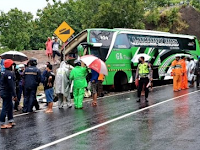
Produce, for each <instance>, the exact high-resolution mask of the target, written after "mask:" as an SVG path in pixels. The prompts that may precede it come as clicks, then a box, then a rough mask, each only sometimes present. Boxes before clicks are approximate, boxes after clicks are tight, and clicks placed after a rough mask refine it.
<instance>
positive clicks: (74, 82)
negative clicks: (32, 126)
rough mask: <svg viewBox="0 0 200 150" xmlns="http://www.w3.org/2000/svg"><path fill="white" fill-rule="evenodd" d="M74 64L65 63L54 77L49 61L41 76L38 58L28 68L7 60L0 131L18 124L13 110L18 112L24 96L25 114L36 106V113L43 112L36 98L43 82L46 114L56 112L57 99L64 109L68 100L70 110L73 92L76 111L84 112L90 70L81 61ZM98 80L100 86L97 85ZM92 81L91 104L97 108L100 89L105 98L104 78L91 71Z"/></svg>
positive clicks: (1, 88)
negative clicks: (14, 118) (82, 110)
mask: <svg viewBox="0 0 200 150" xmlns="http://www.w3.org/2000/svg"><path fill="white" fill-rule="evenodd" d="M74 65H75V67H72V66H71V65H69V64H68V63H67V62H65V61H62V62H61V63H60V67H59V68H58V69H57V70H56V74H54V73H53V71H52V69H53V66H52V65H51V63H50V62H47V63H46V67H45V70H44V71H43V73H41V71H40V69H38V68H37V67H36V66H37V60H36V59H35V58H31V59H30V60H29V61H28V63H27V65H24V64H20V65H16V64H15V63H14V62H13V61H12V60H11V59H6V60H5V61H4V70H3V71H2V73H1V79H0V96H1V98H2V100H3V106H2V111H1V115H0V123H1V129H8V128H12V127H13V126H14V125H15V123H14V120H13V109H14V110H15V111H18V110H19V104H20V101H21V99H22V95H23V98H24V99H23V107H22V113H31V112H33V107H35V109H36V110H39V109H40V108H39V104H38V101H37V98H36V95H37V88H38V86H39V85H40V83H42V84H43V87H44V93H45V97H46V101H47V108H46V110H45V112H46V113H52V112H53V109H52V108H53V102H54V101H55V99H56V98H57V99H58V108H59V109H62V108H63V106H64V100H66V101H67V106H68V108H72V102H71V99H72V98H71V94H70V92H71V91H73V97H74V107H75V109H82V108H83V99H84V95H85V89H86V88H88V80H87V79H88V78H87V75H88V72H89V69H88V68H87V67H86V66H85V64H83V63H82V62H81V61H80V60H75V61H74ZM99 77H100V78H99ZM98 79H99V80H100V83H98ZM89 80H90V82H91V91H92V97H93V101H92V104H91V105H92V106H97V92H98V89H99V90H100V92H99V94H100V95H99V96H103V90H102V81H103V75H102V74H100V75H99V73H97V72H96V71H94V70H91V78H90V79H89ZM54 82H55V83H54ZM72 86H73V90H72ZM13 101H14V105H13ZM6 116H7V117H8V121H7V122H8V123H6Z"/></svg>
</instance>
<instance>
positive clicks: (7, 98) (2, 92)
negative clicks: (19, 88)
mask: <svg viewBox="0 0 200 150" xmlns="http://www.w3.org/2000/svg"><path fill="white" fill-rule="evenodd" d="M12 65H13V61H12V60H11V59H6V60H5V61H4V66H5V71H4V72H2V76H1V82H0V96H1V98H2V99H3V107H2V110H1V116H0V123H1V129H8V128H12V126H14V125H15V123H14V120H13V102H12V100H14V101H17V95H16V91H15V81H14V74H13V72H12V71H11V70H12ZM6 116H7V117H8V124H5V118H6Z"/></svg>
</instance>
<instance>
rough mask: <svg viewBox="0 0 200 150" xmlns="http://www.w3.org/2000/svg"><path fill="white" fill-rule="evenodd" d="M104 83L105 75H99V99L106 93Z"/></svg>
mask: <svg viewBox="0 0 200 150" xmlns="http://www.w3.org/2000/svg"><path fill="white" fill-rule="evenodd" d="M103 81H104V75H103V74H99V77H98V88H97V89H98V90H97V96H99V97H103V96H104V93H103V85H102V83H103Z"/></svg>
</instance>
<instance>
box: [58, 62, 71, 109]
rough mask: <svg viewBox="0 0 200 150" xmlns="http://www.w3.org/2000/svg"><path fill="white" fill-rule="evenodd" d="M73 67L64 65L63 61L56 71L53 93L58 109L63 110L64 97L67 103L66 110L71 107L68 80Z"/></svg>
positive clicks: (69, 82)
mask: <svg viewBox="0 0 200 150" xmlns="http://www.w3.org/2000/svg"><path fill="white" fill-rule="evenodd" d="M72 68H73V67H72V66H71V65H69V64H66V63H65V62H64V61H62V62H61V64H60V68H58V69H57V70H56V79H55V93H56V94H57V96H58V107H59V109H60V108H63V105H64V101H63V99H64V97H65V99H66V101H67V106H68V108H71V107H72V104H71V96H70V89H71V81H70V80H69V75H70V71H71V69H72Z"/></svg>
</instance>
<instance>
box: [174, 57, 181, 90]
mask: <svg viewBox="0 0 200 150" xmlns="http://www.w3.org/2000/svg"><path fill="white" fill-rule="evenodd" d="M171 67H172V75H173V89H174V91H175V92H177V91H180V90H181V82H182V81H181V79H182V77H181V76H182V74H183V73H182V66H181V62H180V56H176V59H175V60H174V61H173V62H172V65H171Z"/></svg>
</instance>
